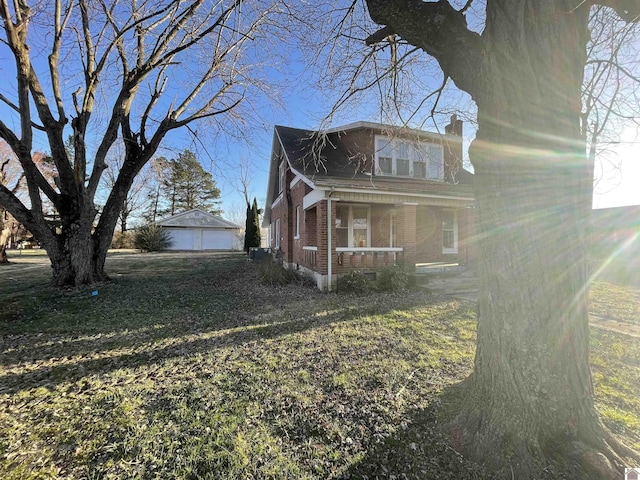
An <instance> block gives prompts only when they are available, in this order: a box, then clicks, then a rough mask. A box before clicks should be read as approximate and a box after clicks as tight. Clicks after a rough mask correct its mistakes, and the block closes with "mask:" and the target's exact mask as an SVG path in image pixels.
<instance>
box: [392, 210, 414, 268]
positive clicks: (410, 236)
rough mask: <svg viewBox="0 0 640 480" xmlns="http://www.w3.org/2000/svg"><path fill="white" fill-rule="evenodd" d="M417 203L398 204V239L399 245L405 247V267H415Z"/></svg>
mask: <svg viewBox="0 0 640 480" xmlns="http://www.w3.org/2000/svg"><path fill="white" fill-rule="evenodd" d="M417 207H418V204H417V203H402V204H400V205H397V206H396V228H397V232H396V239H397V242H398V246H399V247H402V248H403V250H404V251H403V259H404V264H405V267H406V268H408V269H409V270H412V269H413V268H415V264H416V261H417V260H416V258H417V249H416V220H417V216H416V213H417Z"/></svg>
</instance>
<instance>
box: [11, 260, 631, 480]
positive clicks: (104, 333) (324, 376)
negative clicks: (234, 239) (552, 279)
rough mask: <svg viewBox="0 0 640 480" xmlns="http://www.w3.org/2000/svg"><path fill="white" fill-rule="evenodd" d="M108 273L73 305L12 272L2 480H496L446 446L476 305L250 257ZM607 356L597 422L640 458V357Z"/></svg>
mask: <svg viewBox="0 0 640 480" xmlns="http://www.w3.org/2000/svg"><path fill="white" fill-rule="evenodd" d="M108 271H109V272H110V273H111V274H112V275H113V277H114V280H115V282H113V283H109V284H105V285H99V286H98V287H95V288H92V289H79V290H69V291H66V292H63V293H62V294H61V293H60V292H59V291H56V290H53V289H51V288H50V287H49V286H48V274H49V269H48V267H46V266H39V265H33V264H28V265H27V266H25V265H19V266H17V265H15V264H14V265H10V266H9V267H0V305H1V308H0V329H1V333H2V336H1V340H0V359H1V361H0V478H3V479H16V480H17V479H20V480H22V479H36V478H37V479H44V478H87V479H98V478H100V479H102V478H119V479H131V478H145V479H146V478H149V479H151V478H193V479H196V478H212V479H213V478H216V479H221V478H224V479H236V478H237V479H246V478H261V479H266V478H274V479H282V478H292V479H294V478H295V479H298V478H318V479H324V478H375V477H376V476H378V477H379V478H392V476H393V475H395V476H396V478H438V479H446V478H485V476H483V472H482V469H481V467H479V466H476V465H472V464H468V463H466V462H465V461H464V459H462V458H460V457H459V455H458V454H457V453H456V452H454V451H453V450H451V449H450V448H449V447H447V446H446V445H445V444H444V443H443V442H441V441H439V439H438V437H437V435H436V434H435V433H434V431H433V427H434V424H433V415H434V413H433V412H434V409H435V407H437V405H438V403H439V401H440V395H441V393H442V392H443V390H444V389H445V388H446V387H447V386H449V385H452V384H454V383H456V382H458V381H459V380H461V379H463V378H464V377H465V376H466V375H468V373H469V372H470V370H471V366H472V361H473V353H474V341H475V313H474V306H473V305H472V304H470V303H465V302H460V301H456V300H451V299H445V298H434V297H428V296H425V295H424V294H422V293H420V292H411V291H410V292H403V293H401V294H371V295H364V296H346V295H333V294H332V295H323V294H321V293H319V292H316V291H315V290H313V289H309V288H305V287H302V286H300V285H288V286H286V287H267V286H263V285H260V284H259V283H258V281H257V275H256V272H255V271H254V269H253V267H252V265H251V264H250V263H247V262H246V261H245V260H244V257H242V256H238V255H214V254H203V255H174V254H166V255H164V254H163V255H154V254H149V255H144V256H142V255H126V256H112V257H109V259H108ZM96 291H97V294H94V292H96ZM615 292H617V289H615V288H613V287H606V288H602V289H596V290H595V294H594V303H597V302H600V304H601V305H606V304H612V305H613V304H615V305H617V304H618V303H620V302H621V301H618V300H615V299H610V298H609V297H608V296H609V295H617V293H615ZM637 293H638V292H637V291H636V292H635V293H634V292H631V297H629V296H625V299H626V300H624V302H627V301H631V302H635V304H633V305H631V306H625V307H621V308H622V309H623V310H624V312H633V311H637V309H638V302H639V300H638V296H637ZM634 295H635V296H634ZM602 308H604V307H602ZM634 309H635V310H634ZM625 315H631V316H633V314H632V313H625ZM634 318H636V319H637V318H638V317H637V316H636V317H634ZM592 339H593V340H592V341H593V352H592V363H593V372H594V380H595V382H596V395H597V403H598V409H599V411H600V412H601V414H602V415H603V418H604V420H605V423H606V424H607V425H608V426H609V427H610V428H611V429H612V430H614V431H615V432H616V433H618V434H620V435H622V436H624V437H625V438H626V439H627V443H630V444H632V445H634V446H635V447H636V448H638V447H640V423H639V418H640V416H639V413H638V412H640V352H639V351H638V348H637V344H638V340H637V339H633V338H631V337H627V336H624V335H620V334H614V333H607V332H602V331H599V330H596V329H594V330H593V332H592ZM403 474H404V475H406V477H403V476H402V475H403Z"/></svg>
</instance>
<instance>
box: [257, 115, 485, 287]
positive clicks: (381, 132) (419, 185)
mask: <svg viewBox="0 0 640 480" xmlns="http://www.w3.org/2000/svg"><path fill="white" fill-rule="evenodd" d="M472 178H473V175H472V174H471V173H469V172H467V171H466V170H464V169H463V168H462V121H460V120H458V119H457V118H456V117H455V116H453V117H452V119H451V123H450V124H449V125H448V126H447V127H446V129H445V134H444V135H440V134H436V133H431V132H425V131H420V130H413V129H407V128H394V127H391V126H388V125H381V124H375V123H369V122H358V123H353V124H350V125H346V126H343V127H338V128H333V129H330V130H327V131H324V132H314V131H308V130H302V129H298V128H290V127H282V126H276V127H275V130H274V135H273V146H272V151H271V165H270V173H269V183H268V191H267V201H266V206H265V213H264V220H263V226H265V227H269V230H270V235H269V244H270V246H271V247H272V248H273V249H275V250H277V251H279V252H280V253H281V255H282V258H283V261H284V262H285V263H286V264H287V265H288V266H290V267H292V268H296V269H301V270H305V271H307V272H308V273H310V274H312V275H313V276H314V277H315V279H316V282H317V285H318V287H319V288H321V289H323V290H325V289H331V288H332V285H335V280H336V276H337V275H340V274H344V273H346V272H347V271H349V270H351V269H361V270H369V271H372V272H374V271H375V270H376V269H378V268H380V267H383V266H385V265H393V264H399V263H401V264H403V265H405V266H409V268H411V267H413V266H414V265H415V264H416V263H430V262H455V263H466V262H468V261H469V260H470V258H471V256H472V250H471V248H470V246H469V242H468V239H469V238H470V235H471V230H472V224H473V218H474V210H473V206H474V198H473V194H472V188H471V182H472Z"/></svg>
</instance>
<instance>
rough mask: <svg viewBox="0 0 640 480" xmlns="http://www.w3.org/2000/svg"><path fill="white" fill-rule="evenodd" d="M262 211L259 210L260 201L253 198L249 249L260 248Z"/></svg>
mask: <svg viewBox="0 0 640 480" xmlns="http://www.w3.org/2000/svg"><path fill="white" fill-rule="evenodd" d="M259 214H260V210H259V209H258V201H257V200H256V198H255V197H254V198H253V205H252V206H251V235H250V236H249V248H251V247H260V216H259Z"/></svg>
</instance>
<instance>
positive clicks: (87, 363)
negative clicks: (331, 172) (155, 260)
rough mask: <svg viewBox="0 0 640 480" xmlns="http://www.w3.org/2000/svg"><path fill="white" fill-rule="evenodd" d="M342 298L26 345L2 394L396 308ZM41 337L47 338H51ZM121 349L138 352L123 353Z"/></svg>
mask: <svg viewBox="0 0 640 480" xmlns="http://www.w3.org/2000/svg"><path fill="white" fill-rule="evenodd" d="M352 300H354V299H352ZM341 303H342V306H341V308H333V309H330V310H327V305H326V304H325V303H324V302H320V303H319V304H318V305H315V306H314V307H313V308H309V305H305V307H304V309H303V310H302V311H301V312H300V314H298V315H296V314H294V312H293V311H291V309H288V310H287V311H285V312H279V311H277V310H276V311H272V312H271V314H269V315H266V316H261V315H249V314H247V313H244V312H242V311H235V312H231V313H232V315H231V318H229V317H227V318H226V320H225V321H223V322H220V323H218V324H214V325H210V326H207V327H206V328H195V329H193V330H191V331H182V332H178V331H176V328H175V325H171V326H165V327H161V328H159V329H153V330H151V331H150V335H149V336H148V337H145V336H143V335H141V334H140V332H136V331H132V332H124V333H123V332H112V333H111V335H110V337H109V339H108V341H104V340H102V341H101V337H97V338H87V339H83V340H75V341H71V342H69V344H70V345H71V348H68V347H66V345H65V344H64V343H62V344H61V345H58V344H54V345H53V348H52V350H50V351H49V352H47V351H46V350H43V352H42V353H38V352H39V351H40V350H42V348H43V347H42V346H39V345H38V344H36V345H34V346H33V348H29V347H28V346H27V347H26V348H23V349H21V350H19V352H18V354H17V355H19V357H20V358H23V359H24V360H25V362H26V363H27V368H26V371H24V372H20V373H5V374H4V375H0V394H6V393H10V394H13V393H17V392H20V391H23V390H28V389H31V388H37V387H40V386H46V387H53V386H55V385H57V384H60V383H67V382H77V381H79V380H81V379H82V378H83V377H85V376H88V375H94V374H100V375H101V374H106V373H109V372H111V371H113V370H117V369H121V368H137V367H140V366H145V365H149V364H153V363H159V362H164V361H166V360H169V359H172V358H177V357H182V356H185V355H195V354H198V353H207V352H211V351H212V350H215V349H220V348H226V347H234V346H238V345H242V344H249V343H251V342H257V341H264V340H268V339H275V338H278V337H281V336H284V335H291V334H295V333H300V332H303V331H306V330H310V329H319V328H323V327H325V326H328V325H330V324H334V323H338V322H349V321H351V320H354V319H357V318H361V317H362V316H363V315H365V314H367V310H368V311H369V313H375V314H384V313H385V312H386V311H389V310H390V309H392V308H393V307H392V305H390V304H388V303H385V302H380V303H377V304H376V305H374V306H373V307H370V308H369V309H367V308H362V306H361V305H359V307H360V308H356V307H358V305H356V306H354V305H353V304H350V302H349V301H348V298H347V299H345V301H344V302H341ZM301 307H302V306H301ZM407 308H410V307H407ZM294 310H295V308H294ZM36 338H41V340H43V341H45V342H46V341H47V338H46V337H37V336H36ZM23 340H24V339H23ZM121 350H133V351H132V352H131V353H129V352H127V353H122V352H121ZM119 351H120V352H119ZM54 352H55V353H54ZM54 354H55V356H54ZM3 356H4V357H5V358H4V360H3V362H2V363H4V364H6V363H7V361H6V360H7V359H8V357H11V356H9V355H3ZM83 356H89V357H92V356H100V358H82V357H83ZM76 357H80V358H76ZM40 360H45V361H40ZM25 362H23V364H24V363H25ZM29 363H30V364H31V366H29V365H28V364H29ZM38 364H40V365H38ZM18 367H19V366H18ZM33 367H35V368H33Z"/></svg>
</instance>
